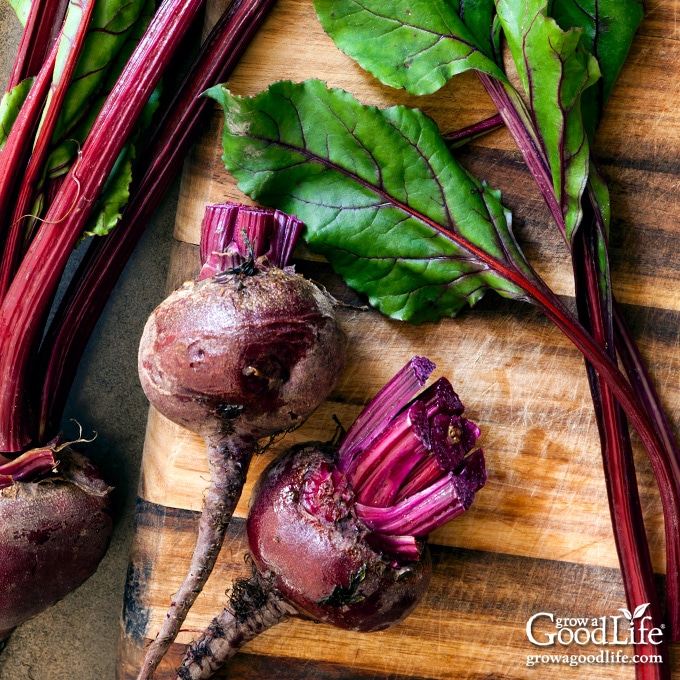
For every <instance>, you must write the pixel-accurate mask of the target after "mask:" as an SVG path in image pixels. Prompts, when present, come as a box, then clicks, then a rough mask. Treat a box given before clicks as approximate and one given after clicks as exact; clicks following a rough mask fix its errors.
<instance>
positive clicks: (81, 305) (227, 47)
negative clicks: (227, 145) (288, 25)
mask: <svg viewBox="0 0 680 680" xmlns="http://www.w3.org/2000/svg"><path fill="white" fill-rule="evenodd" d="M275 2H276V0H234V2H232V3H231V5H230V6H229V8H228V9H227V10H226V11H225V12H224V13H223V15H222V16H221V17H220V19H219V20H218V22H217V23H216V24H215V27H214V28H213V30H212V31H211V33H210V35H209V36H208V38H207V39H206V40H205V42H204V44H203V46H202V47H201V50H200V52H199V54H198V55H197V56H196V58H195V60H194V63H193V64H192V66H191V67H190V69H189V71H188V72H187V74H186V76H185V78H184V80H183V81H182V83H181V84H180V86H179V87H178V90H177V92H176V94H175V96H174V98H173V100H172V102H170V104H169V105H168V107H167V108H166V113H165V115H164V116H163V118H162V119H161V121H160V122H159V123H158V125H157V127H156V132H155V134H154V136H153V138H152V140H151V141H150V143H149V146H148V149H147V151H146V152H145V153H144V155H143V157H142V158H141V159H140V165H141V169H140V177H141V179H139V180H138V181H136V182H135V183H134V184H133V187H132V189H131V196H130V201H129V203H128V205H127V207H126V208H125V211H124V212H123V215H122V218H121V221H120V223H119V224H118V225H117V226H116V228H115V229H114V230H113V231H112V232H111V233H110V234H109V235H108V236H105V237H103V238H98V239H95V240H94V241H93V243H92V244H91V245H90V247H89V248H88V251H87V253H86V256H85V258H84V260H83V261H82V262H81V265H80V267H79V268H78V271H77V272H76V274H75V275H74V277H73V279H72V281H71V283H70V285H69V287H68V289H67V291H66V293H65V295H64V298H63V300H62V303H61V304H60V306H59V308H58V310H57V312H56V314H55V316H54V319H53V321H52V323H51V324H50V327H49V329H48V331H47V334H46V336H45V339H44V341H43V343H42V347H41V350H40V352H41V357H40V365H41V366H42V367H43V368H42V370H41V371H40V373H41V374H42V375H44V376H45V378H44V380H43V383H42V385H41V388H42V396H40V399H39V403H40V415H39V439H40V441H43V440H44V439H45V438H49V437H50V436H52V435H53V434H54V433H55V432H56V431H57V430H58V428H59V421H60V420H61V415H62V413H63V410H64V405H65V402H66V398H67V397H68V393H69V391H70V389H71V385H72V383H73V380H74V378H75V373H76V370H77V367H78V362H79V361H80V357H81V356H82V353H83V352H84V350H85V346H86V345H87V341H88V339H89V337H90V335H91V333H92V331H93V330H94V326H95V324H96V322H97V319H98V318H99V316H100V314H101V312H102V310H103V308H104V306H105V305H106V301H107V300H108V298H109V296H110V294H111V291H112V290H113V287H114V286H115V284H116V281H117V280H118V277H119V276H120V274H121V273H122V271H123V269H124V267H125V263H126V262H127V260H128V259H129V256H130V254H131V253H132V251H133V250H134V248H135V246H136V245H137V243H138V241H139V239H140V237H141V235H142V233H143V232H144V229H145V227H146V225H147V224H148V222H149V220H150V219H151V217H152V215H153V213H154V211H155V210H156V208H157V207H158V205H159V203H160V201H161V199H162V197H163V196H164V195H165V193H166V191H167V190H168V188H169V187H170V184H171V183H172V181H173V179H174V178H175V177H176V176H177V174H178V173H179V171H180V169H181V167H182V163H183V162H184V158H185V157H186V155H187V153H188V152H189V148H190V147H191V145H192V144H193V143H194V142H195V140H196V139H197V137H198V135H199V133H200V131H201V130H202V129H203V127H204V125H205V123H206V119H207V117H208V116H209V115H210V113H211V111H212V101H211V100H210V99H208V98H205V97H201V96H200V95H201V94H202V93H203V92H204V91H205V90H206V89H207V88H209V87H211V86H212V85H215V84H216V83H219V82H222V81H223V80H224V79H226V78H228V77H229V75H230V74H231V72H232V71H233V69H234V67H235V66H236V64H237V63H238V61H239V59H240V58H241V55H242V54H243V52H244V51H245V49H246V47H247V46H248V45H249V44H250V41H251V40H252V38H253V36H254V35H255V33H256V32H257V30H258V29H259V28H260V26H261V25H262V23H263V22H264V19H265V18H266V17H267V15H268V13H269V11H270V10H271V8H272V7H273V5H274V3H275Z"/></svg>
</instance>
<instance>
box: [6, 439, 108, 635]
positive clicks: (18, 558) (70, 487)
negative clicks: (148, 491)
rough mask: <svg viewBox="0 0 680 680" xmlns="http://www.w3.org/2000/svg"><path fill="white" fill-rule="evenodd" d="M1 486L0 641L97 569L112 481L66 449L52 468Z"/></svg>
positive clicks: (105, 544)
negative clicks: (34, 477) (30, 478)
mask: <svg viewBox="0 0 680 680" xmlns="http://www.w3.org/2000/svg"><path fill="white" fill-rule="evenodd" d="M2 467H7V466H2ZM5 479H6V478H5ZM0 487H1V488H0V583H2V597H1V598H0V641H2V640H4V639H6V638H7V637H8V636H9V634H10V633H11V632H12V630H13V629H14V628H15V627H16V626H18V625H19V624H21V623H23V622H24V621H26V620H27V619H30V618H31V617H33V616H35V615H36V614H39V613H40V612H41V611H43V610H44V609H46V608H47V607H49V606H50V605H52V604H54V603H55V602H57V601H58V600H60V599H61V598H63V597H64V596H65V595H67V594H68V593H70V592H71V591H72V590H75V589H76V588H77V587H78V586H79V585H80V584H81V583H83V582H84V581H85V580H86V579H87V578H88V577H89V576H90V575H91V574H92V573H93V572H94V571H95V569H96V568H97V565H98V564H99V562H100V560H101V559H102V557H103V556H104V553H105V552H106V549H107V547H108V544H109V540H110V538H111V532H112V529H113V522H112V518H111V508H110V494H109V491H110V487H108V486H107V485H106V483H105V482H104V481H103V480H102V479H101V477H100V476H99V474H98V472H97V471H96V470H95V468H94V467H93V466H92V465H91V464H90V463H89V462H88V461H87V460H86V459H85V458H83V457H82V456H79V455H78V454H76V453H74V452H72V451H70V450H69V449H61V450H60V451H59V461H58V467H57V471H56V472H54V473H50V474H48V475H47V476H46V477H43V478H42V479H38V480H35V481H17V480H14V481H7V482H6V485H2V484H0Z"/></svg>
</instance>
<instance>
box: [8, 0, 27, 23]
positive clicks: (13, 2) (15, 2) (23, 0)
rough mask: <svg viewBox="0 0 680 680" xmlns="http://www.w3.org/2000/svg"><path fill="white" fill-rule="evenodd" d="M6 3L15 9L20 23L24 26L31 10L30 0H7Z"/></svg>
mask: <svg viewBox="0 0 680 680" xmlns="http://www.w3.org/2000/svg"><path fill="white" fill-rule="evenodd" d="M7 3H8V4H9V6H10V7H11V8H12V9H13V10H14V11H15V13H16V15H17V18H18V19H19V21H20V22H21V25H22V26H26V22H27V21H28V15H29V13H30V11H31V0H7Z"/></svg>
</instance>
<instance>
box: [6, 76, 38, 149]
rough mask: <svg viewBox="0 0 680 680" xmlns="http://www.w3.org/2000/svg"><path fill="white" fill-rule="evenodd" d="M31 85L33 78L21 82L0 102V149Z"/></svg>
mask: <svg viewBox="0 0 680 680" xmlns="http://www.w3.org/2000/svg"><path fill="white" fill-rule="evenodd" d="M31 85H33V78H27V79H26V80H22V81H21V82H20V83H19V84H18V85H16V86H15V87H13V88H12V89H11V90H10V91H9V92H5V94H4V95H3V97H2V100H0V149H2V147H3V146H4V145H5V142H6V141H7V137H8V136H9V133H10V131H11V129H12V125H14V121H15V120H16V119H17V116H18V115H19V111H21V107H22V106H23V105H24V102H25V101H26V97H28V93H29V92H30V90H31Z"/></svg>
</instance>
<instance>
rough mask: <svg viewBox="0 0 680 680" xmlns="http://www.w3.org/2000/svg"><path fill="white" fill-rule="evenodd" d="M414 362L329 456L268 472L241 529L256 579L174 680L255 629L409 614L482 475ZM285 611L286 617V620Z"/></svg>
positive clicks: (318, 447) (320, 447)
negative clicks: (439, 534) (296, 621)
mask: <svg viewBox="0 0 680 680" xmlns="http://www.w3.org/2000/svg"><path fill="white" fill-rule="evenodd" d="M434 368H435V366H434V364H433V363H432V362H431V361H429V360H428V359H426V358H425V357H413V358H412V359H411V360H410V361H409V362H408V363H407V364H406V366H404V367H403V368H402V369H401V370H400V371H399V372H398V373H397V374H396V375H395V376H394V377H393V378H392V379H391V380H390V381H389V382H388V383H387V384H386V385H385V387H384V388H383V389H382V390H381V391H380V392H379V393H378V394H377V395H376V396H375V397H374V399H373V400H372V401H371V402H370V403H369V404H368V405H367V406H366V408H365V409H364V411H363V412H362V413H361V414H360V415H359V417H358V418H357V420H356V421H355V423H354V424H353V425H352V427H350V429H349V430H348V431H347V432H346V433H345V434H344V436H343V437H342V440H341V441H340V444H339V446H337V447H336V446H334V445H329V444H319V443H309V444H300V445H298V446H295V447H293V448H291V449H289V450H288V451H287V452H285V453H284V454H283V455H282V456H281V457H279V458H278V459H277V460H275V461H273V462H272V463H270V465H269V466H268V467H267V468H266V469H265V470H264V472H263V473H262V475H261V476H260V478H259V480H258V481H257V483H256V485H255V487H254V489H253V493H252V495H251V498H250V508H249V511H248V520H247V523H246V533H247V536H248V545H249V548H250V556H251V559H252V563H253V567H254V574H253V576H252V577H251V578H250V579H241V580H238V581H236V583H235V584H234V587H233V590H232V594H231V597H230V602H229V606H228V607H227V608H225V609H224V611H223V612H222V613H221V614H219V615H218V616H217V617H216V618H215V619H214V620H213V622H212V623H211V624H210V626H209V628H208V630H207V631H206V632H205V633H204V634H203V635H202V636H201V638H199V639H198V640H197V641H195V642H194V643H192V645H191V646H190V648H189V650H188V652H187V653H186V655H185V657H184V659H183V661H182V664H181V666H180V668H179V669H178V673H177V677H178V678H180V679H181V680H186V679H189V678H190V679H192V680H199V679H204V680H205V679H206V678H210V677H211V676H212V674H213V673H214V672H215V670H216V669H217V668H219V667H220V666H221V665H222V664H223V663H224V662H225V661H226V660H227V659H228V658H229V657H231V656H232V655H233V654H234V653H235V652H236V650H237V649H238V648H239V647H240V646H241V645H243V644H244V643H245V642H247V641H248V640H249V639H251V638H252V637H253V635H254V634H255V633H254V631H256V630H257V629H258V628H259V629H262V630H263V629H264V628H266V627H269V626H272V625H274V624H275V623H278V622H279V621H281V620H283V619H284V618H286V616H287V615H288V616H303V617H306V618H309V619H312V620H314V621H320V622H325V623H330V624H332V625H334V626H338V627H340V628H345V629H350V630H356V631H364V632H371V631H377V630H382V629H385V628H388V627H390V626H392V625H394V624H395V623H398V622H399V621H401V620H402V619H404V618H405V617H406V616H408V615H409V614H410V612H411V611H412V610H413V609H414V608H415V607H416V606H417V604H418V602H419V601H420V600H421V598H422V597H423V595H424V594H425V590H426V588H427V585H428V583H429V580H430V577H431V569H432V566H431V561H430V556H429V551H428V550H427V545H426V541H427V537H428V534H429V533H430V532H432V531H434V530H435V529H437V528H438V527H440V526H442V525H443V524H445V523H446V522H448V521H449V520H452V519H454V518H455V517H457V516H458V515H460V514H462V513H463V512H465V511H466V510H467V509H468V508H469V507H470V505H471V503H472V502H473V500H474V498H475V495H476V493H477V491H479V490H480V489H481V488H482V487H483V486H484V484H485V482H486V478H487V474H486V465H485V460H484V452H483V451H482V449H476V450H474V451H473V449H474V447H475V445H476V443H477V439H478V437H479V435H480V434H481V431H480V429H479V428H478V427H477V425H476V424H475V423H473V422H472V421H470V420H468V419H467V418H465V417H463V412H464V411H465V406H464V405H463V403H462V402H461V400H460V398H459V397H458V395H457V394H456V393H455V392H454V390H453V387H452V385H451V383H450V382H449V381H448V380H447V379H446V378H440V379H439V380H437V381H436V382H434V383H433V384H432V385H431V386H430V387H428V388H427V389H425V390H424V391H422V392H421V391H420V390H421V388H422V387H423V386H424V384H425V382H426V380H427V379H428V377H429V376H430V374H431V373H432V371H433V370H434ZM286 607H289V608H292V611H293V613H289V614H286V613H285V610H286Z"/></svg>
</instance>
